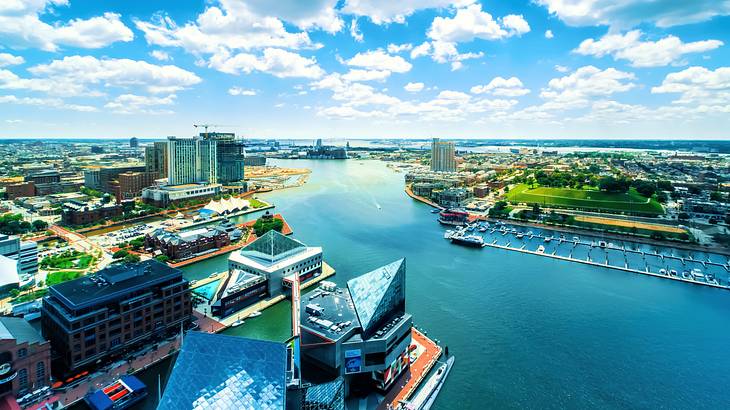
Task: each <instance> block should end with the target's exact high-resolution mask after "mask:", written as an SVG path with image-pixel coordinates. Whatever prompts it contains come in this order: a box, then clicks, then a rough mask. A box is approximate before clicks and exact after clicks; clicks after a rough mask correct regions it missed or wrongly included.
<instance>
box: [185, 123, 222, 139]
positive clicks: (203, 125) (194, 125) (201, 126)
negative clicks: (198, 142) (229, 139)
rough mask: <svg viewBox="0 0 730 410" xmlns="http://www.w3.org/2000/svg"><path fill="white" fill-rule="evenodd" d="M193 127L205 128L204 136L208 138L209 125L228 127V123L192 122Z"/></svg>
mask: <svg viewBox="0 0 730 410" xmlns="http://www.w3.org/2000/svg"><path fill="white" fill-rule="evenodd" d="M193 127H195V128H196V129H198V128H202V129H204V130H205V138H206V139H207V138H208V128H209V127H228V125H221V124H193Z"/></svg>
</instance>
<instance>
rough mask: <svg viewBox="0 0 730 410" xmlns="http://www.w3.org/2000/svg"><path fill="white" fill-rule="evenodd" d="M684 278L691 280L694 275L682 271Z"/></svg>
mask: <svg viewBox="0 0 730 410" xmlns="http://www.w3.org/2000/svg"><path fill="white" fill-rule="evenodd" d="M682 277H683V278H685V279H689V278H691V277H692V275H690V273H689V271H688V270H683V271H682Z"/></svg>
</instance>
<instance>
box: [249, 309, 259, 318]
mask: <svg viewBox="0 0 730 410" xmlns="http://www.w3.org/2000/svg"><path fill="white" fill-rule="evenodd" d="M259 316H261V312H259V311H258V310H255V311H253V312H251V314H250V315H248V318H249V319H251V318H254V317H259Z"/></svg>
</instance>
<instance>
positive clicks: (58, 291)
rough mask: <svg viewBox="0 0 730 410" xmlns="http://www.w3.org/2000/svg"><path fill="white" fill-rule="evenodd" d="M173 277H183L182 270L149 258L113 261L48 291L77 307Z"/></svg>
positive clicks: (65, 302)
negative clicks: (116, 262) (124, 261)
mask: <svg viewBox="0 0 730 410" xmlns="http://www.w3.org/2000/svg"><path fill="white" fill-rule="evenodd" d="M175 277H180V278H181V279H182V271H180V270H179V269H175V268H171V267H169V266H167V264H164V263H160V262H158V261H156V260H153V259H150V260H146V261H144V262H140V263H137V264H132V265H128V264H118V265H112V266H110V267H108V268H105V269H102V270H100V271H98V272H96V273H95V274H92V275H87V276H84V277H81V278H78V279H74V280H70V281H68V282H63V283H59V284H57V285H53V286H51V287H50V288H49V295H50V296H55V297H57V298H58V299H60V300H62V301H63V302H64V304H66V305H71V306H73V307H75V308H79V307H82V306H83V305H92V304H96V303H100V302H102V301H103V300H107V299H111V298H114V297H117V296H120V295H123V294H125V293H127V292H130V291H132V290H135V289H137V288H139V289H142V288H145V287H147V286H150V285H152V284H154V283H159V282H163V281H166V280H170V279H173V278H175Z"/></svg>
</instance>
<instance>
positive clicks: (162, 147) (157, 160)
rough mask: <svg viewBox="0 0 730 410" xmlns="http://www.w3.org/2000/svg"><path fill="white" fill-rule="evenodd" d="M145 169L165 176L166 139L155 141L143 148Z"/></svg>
mask: <svg viewBox="0 0 730 410" xmlns="http://www.w3.org/2000/svg"><path fill="white" fill-rule="evenodd" d="M144 165H145V171H146V172H151V173H154V174H157V178H167V141H156V142H154V143H153V144H152V145H149V146H147V147H145V149H144Z"/></svg>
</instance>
